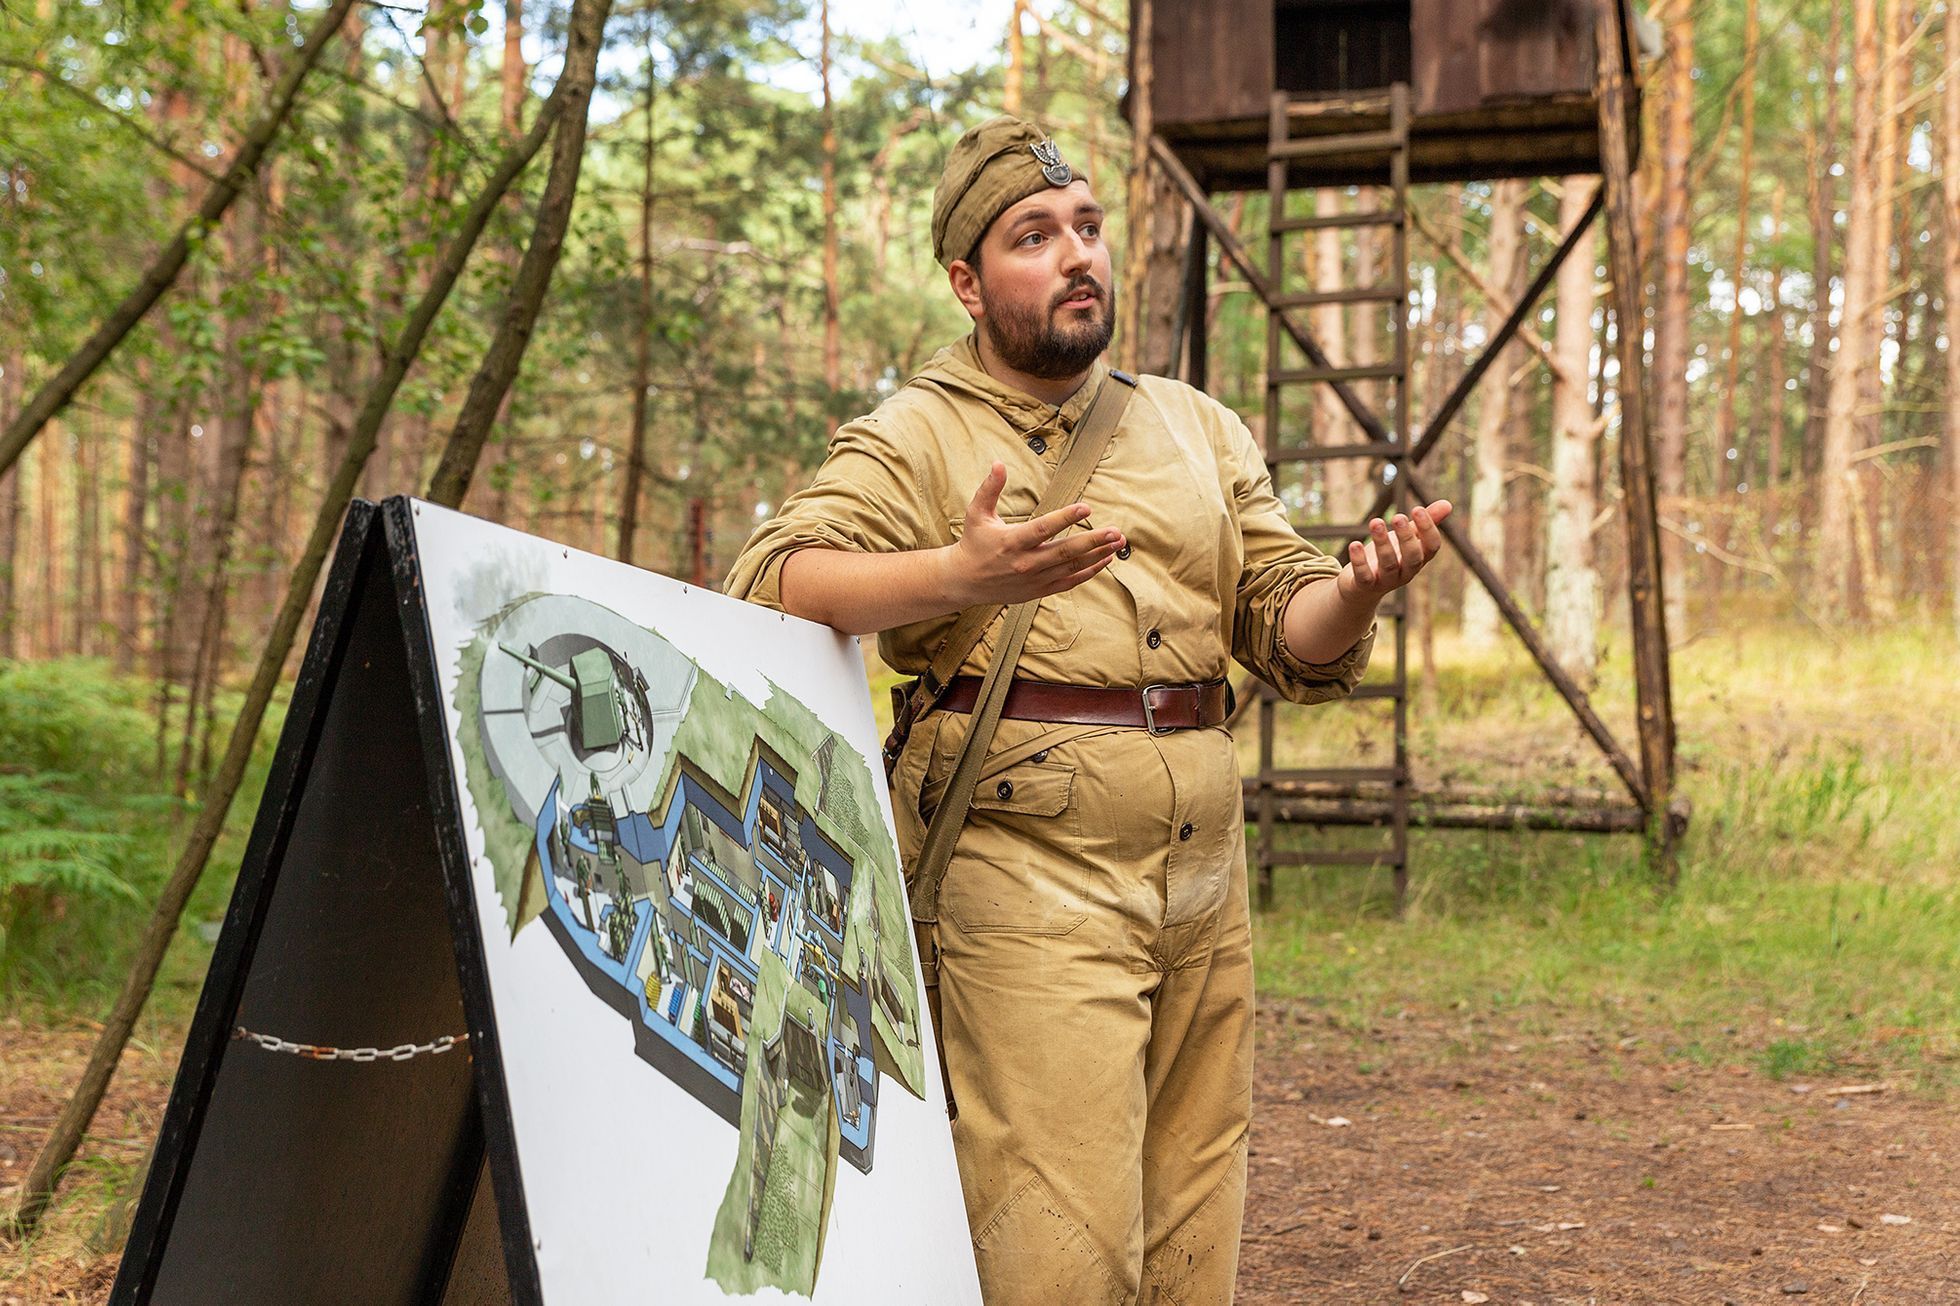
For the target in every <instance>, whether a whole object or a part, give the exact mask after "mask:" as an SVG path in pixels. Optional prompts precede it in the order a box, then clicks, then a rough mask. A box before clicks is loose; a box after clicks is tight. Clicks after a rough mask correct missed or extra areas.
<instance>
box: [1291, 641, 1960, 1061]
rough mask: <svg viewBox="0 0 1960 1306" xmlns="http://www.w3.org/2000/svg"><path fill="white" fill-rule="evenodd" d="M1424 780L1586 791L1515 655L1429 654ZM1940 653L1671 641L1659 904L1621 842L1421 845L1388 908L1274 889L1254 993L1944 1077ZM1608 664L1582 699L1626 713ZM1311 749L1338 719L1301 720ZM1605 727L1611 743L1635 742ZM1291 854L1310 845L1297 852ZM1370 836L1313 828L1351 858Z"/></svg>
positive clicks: (1959, 713) (1571, 735)
mask: <svg viewBox="0 0 1960 1306" xmlns="http://www.w3.org/2000/svg"><path fill="white" fill-rule="evenodd" d="M1442 643H1443V649H1442V655H1443V656H1442V658H1441V659H1440V660H1441V661H1442V662H1443V666H1441V667H1440V668H1439V673H1440V674H1439V676H1438V681H1439V689H1440V692H1439V693H1438V694H1437V695H1436V697H1435V701H1434V704H1433V706H1432V709H1431V711H1430V712H1429V713H1428V714H1427V715H1426V716H1424V717H1423V718H1421V721H1422V725H1421V730H1420V733H1421V739H1420V741H1419V756H1418V763H1417V770H1418V776H1419V779H1421V778H1425V777H1426V778H1427V779H1428V780H1430V781H1431V782H1433V781H1434V780H1436V779H1437V778H1438V777H1447V776H1448V775H1449V774H1450V773H1451V770H1452V768H1453V767H1455V768H1456V770H1457V772H1458V773H1459V774H1460V773H1461V771H1462V767H1461V766H1460V764H1459V763H1460V760H1461V759H1462V758H1465V757H1470V758H1475V759H1477V766H1476V771H1477V772H1478V777H1477V778H1478V781H1479V782H1482V783H1489V782H1493V781H1495V780H1497V779H1499V778H1500V777H1508V778H1509V779H1510V780H1511V781H1512V782H1513V783H1515V785H1516V787H1517V788H1519V789H1520V790H1523V791H1526V792H1528V791H1529V790H1530V789H1531V788H1532V787H1533V786H1534V785H1535V784H1544V783H1561V784H1571V783H1574V778H1575V776H1577V777H1578V778H1579V779H1580V781H1581V782H1585V781H1594V780H1596V781H1598V782H1599V783H1600V785H1601V787H1602V788H1607V787H1609V782H1610V773H1608V772H1606V771H1605V770H1604V768H1603V767H1602V766H1601V765H1600V764H1599V763H1597V762H1596V761H1594V760H1592V759H1590V758H1586V757H1585V756H1584V754H1585V753H1586V752H1587V751H1589V750H1590V749H1591V745H1590V743H1588V742H1587V741H1584V740H1583V739H1580V738H1578V732H1577V727H1576V726H1575V725H1573V724H1572V722H1571V719H1570V716H1569V714H1568V713H1567V712H1566V710H1565V708H1564V707H1563V705H1562V704H1559V703H1558V702H1557V701H1556V700H1555V699H1553V698H1552V697H1551V696H1550V695H1549V693H1548V692H1545V691H1541V690H1540V689H1538V687H1537V686H1536V685H1535V684H1534V683H1533V681H1534V679H1535V677H1534V673H1533V672H1532V671H1531V669H1530V668H1529V667H1528V665H1525V664H1523V663H1522V661H1521V659H1519V658H1513V657H1509V656H1505V655H1495V656H1488V655H1486V656H1478V655H1472V654H1470V653H1467V652H1465V651H1463V650H1460V649H1454V648H1451V647H1450V645H1449V642H1448V641H1447V640H1445V641H1442ZM1949 658H1950V653H1949V651H1948V649H1947V646H1946V641H1945V639H1944V637H1943V636H1942V635H1939V634H1937V633H1935V632H1931V631H1925V630H1912V629H1895V630H1891V631H1887V632H1883V633H1878V634H1873V635H1870V636H1866V637H1861V638H1860V639H1859V640H1858V641H1857V642H1855V643H1843V644H1840V643H1838V642H1837V641H1835V640H1834V639H1832V638H1830V637H1827V636H1825V635H1823V634H1820V633H1818V632H1815V631H1812V630H1801V629H1789V628H1777V629H1759V630H1756V631H1752V632H1749V633H1748V634H1747V636H1746V637H1743V636H1722V637H1719V638H1715V639H1708V640H1703V641H1699V642H1695V643H1691V644H1689V645H1688V646H1687V647H1686V648H1684V649H1681V650H1680V651H1679V652H1678V655H1677V658H1676V661H1675V668H1674V675H1675V694H1676V706H1677V712H1678V716H1679V721H1680V730H1679V734H1680V741H1681V763H1682V770H1681V776H1680V787H1681V790H1682V791H1683V792H1684V793H1685V794H1686V795H1687V796H1688V797H1689V798H1690V799H1691V800H1692V802H1693V804H1694V817H1693V821H1692V823H1691V825H1690V827H1689V832H1688V835H1687V838H1686V840H1685V842H1684V844H1683V847H1682V849H1681V856H1680V868H1681V878H1680V885H1679V888H1678V889H1677V890H1676V891H1675V892H1673V893H1671V894H1667V893H1662V892H1661V891H1660V890H1659V888H1658V886H1656V885H1655V884H1654V883H1653V882H1652V880H1651V877H1650V876H1649V875H1648V874H1647V873H1646V871H1645V869H1644V868H1643V866H1642V864H1641V850H1640V847H1639V844H1638V842H1637V840H1635V839H1634V838H1631V837H1628V836H1597V835H1594V836H1574V835H1567V834H1554V833H1518V834H1508V833H1507V834H1493V833H1483V832H1460V831H1421V832H1417V833H1416V834H1415V835H1414V837H1413V840H1412V849H1411V862H1412V874H1411V880H1410V893H1409V902H1408V909H1407V913H1406V915H1405V917H1404V918H1402V919H1400V920H1397V919H1394V917H1393V911H1392V901H1391V899H1390V897H1389V895H1388V893H1387V889H1386V884H1385V877H1382V876H1379V875H1371V874H1369V873H1366V872H1363V873H1356V872H1353V871H1338V872H1336V871H1329V872H1281V878H1280V881H1279V893H1278V903H1277V907H1276V909H1275V910H1274V911H1272V912H1270V913H1268V914H1266V915H1265V916H1263V917H1261V919H1260V921H1259V923H1258V925H1257V927H1256V938H1257V948H1258V960H1259V963H1260V972H1259V974H1260V983H1261V987H1262V989H1263V990H1265V991H1266V992H1267V993H1268V994H1269V995H1272V996H1277V997H1284V998H1287V999H1291V1000H1295V1001H1301V1002H1305V1003H1308V1004H1313V1005H1318V1006H1322V1007H1324V1008H1326V1009H1327V1011H1328V1013H1329V1014H1330V1015H1332V1016H1334V1017H1335V1019H1336V1020H1337V1022H1341V1023H1349V1024H1352V1025H1353V1026H1355V1027H1357V1028H1368V1027H1372V1026H1373V1025H1375V1024H1378V1023H1379V1022H1380V1021H1381V1020H1383V1019H1385V1018H1389V1017H1392V1016H1393V1015H1394V1014H1395V1013H1396V1012H1398V1011H1401V1010H1405V1009H1409V1010H1417V1011H1428V1012H1472V1013H1480V1014H1485V1015H1501V1016H1503V1017H1504V1018H1505V1021H1504V1023H1506V1024H1509V1025H1512V1026H1518V1025H1522V1026H1523V1027H1525V1028H1551V1027H1552V1026H1555V1025H1570V1024H1573V1023H1575V1022H1576V1023H1580V1024H1586V1025H1592V1026H1599V1027H1607V1026H1611V1027H1615V1028H1619V1027H1624V1029H1625V1032H1628V1033H1631V1032H1636V1031H1637V1032H1639V1033H1641V1034H1644V1035H1650V1036H1651V1035H1653V1034H1654V1033H1655V1031H1664V1033H1663V1034H1662V1035H1661V1036H1662V1037H1664V1038H1665V1039H1666V1040H1668V1041H1669V1042H1670V1043H1671V1044H1672V1045H1673V1046H1675V1047H1676V1048H1678V1049H1680V1050H1683V1051H1686V1052H1690V1053H1693V1054H1696V1055H1701V1054H1708V1055H1716V1054H1720V1055H1725V1056H1729V1057H1737V1058H1742V1059H1744V1060H1755V1061H1758V1062H1760V1063H1761V1064H1763V1065H1764V1066H1765V1067H1766V1068H1769V1069H1771V1070H1772V1071H1775V1072H1782V1073H1788V1072H1790V1071H1791V1070H1792V1068H1793V1067H1797V1066H1809V1067H1813V1068H1816V1069H1819V1070H1820V1071H1821V1069H1823V1068H1828V1067H1830V1066H1834V1065H1843V1066H1846V1067H1854V1066H1859V1065H1862V1064H1872V1065H1879V1066H1893V1067H1896V1068H1900V1069H1903V1070H1906V1071H1910V1072H1915V1073H1921V1074H1923V1075H1924V1076H1925V1077H1927V1078H1928V1079H1931V1080H1941V1081H1943V1080H1945V1079H1946V1078H1948V1077H1949V1074H1950V1071H1951V1067H1952V1062H1953V1058H1954V1056H1955V1053H1956V1051H1957V1050H1960V1045H1957V1044H1956V1034H1960V990H1956V989H1955V987H1954V986H1953V985H1952V984H1951V976H1952V975H1953V974H1954V973H1955V968H1956V965H1960V876H1957V875H1956V873H1955V872H1956V870H1957V869H1960V738H1956V734H1955V732H1954V731H1953V730H1952V729H1951V728H1950V725H1949V723H1950V722H1952V721H1954V720H1955V719H1956V718H1960V681H1956V678H1955V677H1954V676H1953V674H1952V672H1951V670H1950V665H1949ZM1627 685H1628V675H1627V668H1626V666H1625V664H1624V661H1623V660H1620V659H1609V661H1608V662H1607V663H1606V664H1605V665H1604V666H1603V667H1602V669H1601V675H1600V682H1599V687H1598V689H1597V691H1596V694H1595V698H1596V701H1597V702H1598V703H1599V704H1600V705H1601V707H1602V710H1603V712H1604V713H1605V714H1606V715H1608V717H1609V719H1611V718H1614V717H1617V718H1618V719H1619V720H1620V721H1621V722H1626V721H1630V720H1631V703H1630V697H1631V694H1630V690H1629V689H1628V688H1627ZM1290 724H1291V726H1292V728H1293V729H1294V730H1297V731H1302V732H1313V733H1317V734H1318V735H1319V736H1320V738H1319V739H1318V740H1309V741H1306V742H1305V743H1304V744H1303V743H1301V742H1300V741H1297V740H1296V741H1292V742H1293V744H1294V746H1295V747H1307V748H1311V747H1315V746H1316V745H1317V746H1319V747H1322V748H1325V747H1327V741H1328V740H1330V739H1332V740H1340V739H1342V738H1343V737H1344V734H1345V732H1347V731H1348V730H1349V729H1350V728H1351V727H1349V726H1348V725H1346V724H1343V723H1333V724H1331V725H1329V724H1322V723H1317V722H1315V721H1314V720H1313V719H1312V717H1311V715H1309V716H1308V717H1306V718H1304V719H1302V718H1298V717H1296V718H1294V719H1293V720H1292V722H1291V723H1290ZM1621 737H1622V738H1623V739H1625V740H1627V741H1628V742H1629V744H1630V743H1631V733H1630V731H1625V730H1624V728H1623V727H1622V731H1621ZM1297 837H1298V838H1299V839H1300V840H1302V841H1304V840H1306V839H1307V838H1308V837H1309V834H1308V832H1300V833H1299V835H1298V836H1297ZM1371 837H1375V836H1374V835H1373V833H1372V832H1335V833H1330V834H1329V835H1327V836H1323V838H1338V839H1344V840H1348V841H1353V842H1357V843H1361V842H1365V841H1366V840H1367V839H1369V838H1371Z"/></svg>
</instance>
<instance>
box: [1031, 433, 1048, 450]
mask: <svg viewBox="0 0 1960 1306" xmlns="http://www.w3.org/2000/svg"><path fill="white" fill-rule="evenodd" d="M1028 448H1030V449H1032V450H1034V451H1035V452H1036V453H1047V452H1048V441H1046V440H1044V439H1042V438H1041V437H1040V436H1038V435H1031V436H1029V437H1028Z"/></svg>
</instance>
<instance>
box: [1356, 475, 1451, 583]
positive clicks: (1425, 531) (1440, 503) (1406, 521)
mask: <svg viewBox="0 0 1960 1306" xmlns="http://www.w3.org/2000/svg"><path fill="white" fill-rule="evenodd" d="M1449 515H1450V501H1449V500H1448V499H1438V500H1436V502H1434V503H1432V504H1430V505H1429V506H1428V507H1427V508H1417V509H1416V510H1415V512H1413V513H1411V514H1406V515H1405V514H1403V513H1399V512H1398V513H1396V514H1395V517H1394V520H1392V521H1388V522H1384V521H1383V520H1382V519H1381V518H1379V517H1377V518H1375V519H1374V520H1373V521H1371V522H1369V523H1368V539H1367V540H1366V541H1362V540H1355V541H1353V542H1351V543H1350V544H1349V545H1348V561H1347V565H1346V566H1345V567H1342V568H1341V575H1340V579H1339V581H1338V582H1336V583H1337V584H1338V586H1339V588H1340V593H1341V597H1342V598H1357V597H1365V598H1373V599H1379V598H1381V597H1382V596H1384V595H1386V594H1390V593H1393V592H1394V591H1396V590H1398V589H1400V588H1402V586H1404V585H1407V584H1408V583H1409V582H1410V581H1412V580H1414V579H1415V577H1416V573H1417V572H1419V571H1421V570H1422V569H1423V567H1424V566H1425V565H1426V564H1427V563H1428V562H1429V560H1430V559H1431V558H1433V557H1435V556H1436V555H1437V554H1438V553H1440V552H1442V549H1443V533H1442V532H1441V531H1440V530H1438V529H1436V527H1437V524H1438V523H1439V522H1441V521H1442V520H1443V519H1444V518H1446V517H1448V516H1449Z"/></svg>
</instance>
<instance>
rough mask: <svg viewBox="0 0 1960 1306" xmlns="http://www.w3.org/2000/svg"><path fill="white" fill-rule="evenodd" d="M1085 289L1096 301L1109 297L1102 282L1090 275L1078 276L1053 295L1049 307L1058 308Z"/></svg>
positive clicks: (1103, 300) (1105, 299)
mask: <svg viewBox="0 0 1960 1306" xmlns="http://www.w3.org/2000/svg"><path fill="white" fill-rule="evenodd" d="M1085 290H1086V291H1088V292H1090V294H1091V295H1093V296H1094V297H1095V298H1096V300H1097V301H1098V302H1107V301H1108V299H1109V291H1108V290H1107V289H1106V288H1105V287H1104V286H1103V283H1102V282H1100V281H1098V280H1096V279H1095V278H1094V277H1091V276H1080V277H1077V278H1076V279H1075V280H1073V281H1071V282H1069V286H1068V289H1067V290H1064V291H1063V292H1062V293H1061V294H1059V295H1057V296H1055V302H1054V303H1053V304H1051V305H1049V307H1051V308H1060V307H1061V306H1062V305H1063V304H1064V303H1066V302H1067V301H1068V300H1070V299H1072V298H1074V297H1075V296H1076V295H1079V294H1081V293H1082V292H1083V291H1085Z"/></svg>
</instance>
